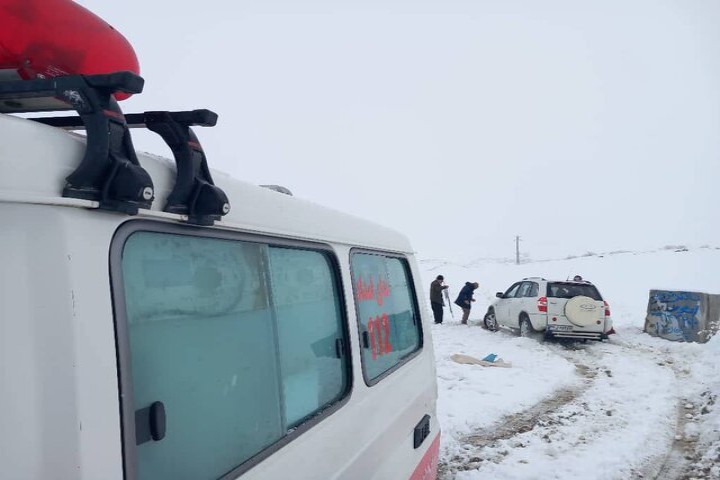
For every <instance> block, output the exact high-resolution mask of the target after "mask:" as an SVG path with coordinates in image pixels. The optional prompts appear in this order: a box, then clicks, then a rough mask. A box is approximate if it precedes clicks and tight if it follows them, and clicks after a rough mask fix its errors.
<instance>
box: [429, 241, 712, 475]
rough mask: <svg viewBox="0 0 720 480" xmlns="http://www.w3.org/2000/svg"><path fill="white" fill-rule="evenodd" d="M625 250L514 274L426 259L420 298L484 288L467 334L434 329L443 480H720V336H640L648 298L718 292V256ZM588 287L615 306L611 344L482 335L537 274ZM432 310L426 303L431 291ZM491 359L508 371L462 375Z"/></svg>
mask: <svg viewBox="0 0 720 480" xmlns="http://www.w3.org/2000/svg"><path fill="white" fill-rule="evenodd" d="M679 250H681V251H675V249H661V250H658V251H653V252H617V253H612V254H604V255H593V256H586V257H580V258H571V259H564V260H553V261H543V262H534V263H526V264H521V265H514V264H508V263H502V262H494V261H489V260H483V261H477V262H471V263H469V264H468V265H465V266H463V265H457V264H450V263H448V262H443V261H439V260H427V261H421V263H420V265H421V270H422V273H423V275H424V279H423V280H424V284H425V285H426V288H427V287H428V286H429V284H430V282H431V281H432V280H433V279H434V277H435V276H436V275H438V274H442V275H444V276H445V281H446V283H448V284H449V285H451V287H450V293H451V296H452V297H453V299H454V296H455V295H457V292H458V291H459V288H460V287H461V286H462V285H463V284H464V283H465V282H466V281H477V282H479V283H480V289H479V290H478V291H477V293H476V295H475V296H476V298H477V302H476V303H475V304H474V305H473V312H472V315H471V317H470V319H471V322H470V323H471V325H470V326H463V325H459V322H458V318H459V312H458V311H457V309H456V310H455V319H454V320H453V319H452V318H451V317H450V315H449V312H448V310H447V308H446V312H445V315H446V322H445V323H444V324H443V325H435V326H434V327H433V340H434V347H435V355H436V358H437V367H438V388H439V398H438V417H439V420H440V424H441V427H442V430H443V434H442V452H441V453H442V457H441V477H440V478H441V479H454V478H457V479H483V480H484V479H487V478H494V479H535V478H537V479H540V478H543V479H544V478H555V479H577V478H583V479H629V478H657V479H664V480H670V479H689V478H720V460H719V456H720V408H716V407H715V402H716V400H717V396H718V394H719V393H720V368H718V364H719V363H720V360H718V359H719V358H720V335H718V336H716V337H715V338H713V339H712V340H711V341H710V342H708V343H707V344H704V345H700V344H687V343H674V342H668V341H666V340H662V339H658V338H655V337H651V336H649V335H647V334H645V333H643V332H642V328H643V324H644V319H645V312H646V308H647V302H648V294H649V290H650V289H654V288H663V289H674V290H690V291H702V292H707V293H720V274H719V273H720V249H715V248H700V249H694V250H690V251H682V249H679ZM576 274H579V275H582V276H583V277H584V278H585V279H587V280H590V281H592V282H593V283H594V284H595V285H597V286H598V288H599V289H600V291H601V292H602V294H603V296H604V297H605V298H606V299H607V300H608V302H609V303H610V306H611V309H612V316H613V320H614V324H615V329H616V331H617V332H618V333H617V335H614V336H612V337H611V339H610V340H609V341H607V342H603V343H590V344H575V345H563V344H557V343H552V342H548V343H538V342H535V341H532V340H530V339H526V338H519V337H517V336H514V335H513V334H512V333H508V332H498V333H492V332H488V331H487V330H484V329H482V328H480V327H479V323H480V321H481V319H482V317H483V315H484V314H485V312H486V310H487V306H488V305H489V304H490V303H491V302H492V301H493V300H494V298H495V292H498V291H504V290H505V289H507V288H508V287H509V286H510V285H511V284H512V283H514V282H516V281H518V280H520V279H522V278H524V277H529V276H541V277H545V278H548V279H566V278H567V277H572V276H573V275H576ZM424 293H425V295H424V296H425V297H426V298H427V296H428V295H427V291H426V292H424ZM455 353H461V354H467V355H471V356H474V357H477V358H482V357H484V356H485V355H487V354H489V353H495V354H497V355H499V356H500V357H502V358H503V359H505V360H506V361H509V362H512V365H513V366H512V368H507V369H506V368H488V367H482V366H476V365H463V364H458V363H455V362H454V361H452V360H451V359H450V356H451V355H453V354H455Z"/></svg>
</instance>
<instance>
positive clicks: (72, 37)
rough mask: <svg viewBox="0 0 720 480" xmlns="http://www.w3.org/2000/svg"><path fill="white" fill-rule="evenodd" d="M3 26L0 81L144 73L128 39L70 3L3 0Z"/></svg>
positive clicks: (0, 4) (68, 0)
mask: <svg viewBox="0 0 720 480" xmlns="http://www.w3.org/2000/svg"><path fill="white" fill-rule="evenodd" d="M0 25H1V27H0V80H17V79H24V80H31V79H36V78H53V77H59V76H64V75H74V74H82V75H90V74H99V73H112V72H118V71H130V72H133V73H135V74H136V75H137V74H139V73H140V67H139V65H138V60H137V56H136V55H135V51H134V50H133V48H132V46H131V45H130V43H129V42H128V41H127V39H125V37H123V36H122V35H121V34H120V33H119V32H118V31H117V30H115V29H114V28H113V27H111V26H110V25H109V24H108V23H107V22H105V21H104V20H103V19H101V18H100V17H98V16H97V15H95V14H93V13H92V12H90V11H89V10H87V9H85V8H83V7H81V6H80V5H78V4H77V3H75V2H73V1H71V0H0ZM129 96H130V94H128V93H124V92H117V93H116V94H115V97H116V98H117V99H118V100H122V99H125V98H127V97H129Z"/></svg>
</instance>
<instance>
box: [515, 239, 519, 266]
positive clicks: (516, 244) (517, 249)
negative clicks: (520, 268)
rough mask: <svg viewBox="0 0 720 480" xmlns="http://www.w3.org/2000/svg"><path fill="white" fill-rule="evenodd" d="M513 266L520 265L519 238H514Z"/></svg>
mask: <svg viewBox="0 0 720 480" xmlns="http://www.w3.org/2000/svg"><path fill="white" fill-rule="evenodd" d="M515 264H516V265H520V236H519V235H516V236H515Z"/></svg>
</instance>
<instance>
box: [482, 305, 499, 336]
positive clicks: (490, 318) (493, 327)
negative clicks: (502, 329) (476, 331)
mask: <svg viewBox="0 0 720 480" xmlns="http://www.w3.org/2000/svg"><path fill="white" fill-rule="evenodd" d="M483 322H484V323H485V328H487V329H488V330H490V331H491V332H496V331H497V329H498V323H497V318H496V317H495V312H494V311H493V310H490V311H489V312H487V313H486V314H485V318H484V319H483Z"/></svg>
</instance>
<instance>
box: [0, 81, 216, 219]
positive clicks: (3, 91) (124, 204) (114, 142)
mask: <svg viewBox="0 0 720 480" xmlns="http://www.w3.org/2000/svg"><path fill="white" fill-rule="evenodd" d="M143 85H144V80H143V79H142V77H140V76H138V75H135V74H134V73H132V72H115V73H111V74H102V75H68V76H63V77H57V78H52V79H38V80H17V81H10V82H0V112H1V113H28V112H41V111H64V110H75V111H76V112H77V113H78V114H79V116H66V117H43V118H31V119H30V120H34V121H36V122H39V123H43V124H45V125H50V126H54V127H58V128H63V129H67V130H80V129H84V130H86V132H87V146H86V149H85V156H84V158H83V160H82V162H81V163H80V165H79V166H78V167H77V168H76V169H75V171H74V172H73V173H71V174H70V175H68V177H66V181H67V184H66V185H65V188H64V189H63V196H64V197H72V198H82V199H85V200H95V201H98V203H99V205H100V208H103V209H108V210H116V211H121V212H125V213H128V214H131V215H134V214H136V213H137V212H138V209H139V208H147V209H149V208H151V206H152V201H153V199H154V189H153V184H152V179H151V178H150V175H149V174H148V173H147V172H146V171H145V170H144V169H143V168H142V167H141V166H140V162H139V161H138V159H137V155H136V153H135V149H134V147H133V144H132V139H131V136H130V131H129V129H130V128H142V127H145V128H147V129H148V130H151V131H153V132H155V133H157V134H159V135H160V136H161V137H162V138H163V140H165V143H167V145H168V146H169V147H170V149H171V150H172V152H173V156H174V157H175V162H176V164H177V175H176V178H175V185H174V187H173V190H172V192H171V193H170V195H169V196H168V198H167V203H166V205H165V207H164V209H163V210H164V211H166V212H169V213H177V214H182V215H187V217H188V222H189V223H195V224H200V225H212V224H213V222H214V221H215V220H219V219H220V217H221V216H222V215H225V214H227V213H228V212H229V211H230V203H229V201H228V198H227V195H225V192H223V191H222V190H221V189H220V188H218V187H217V186H215V184H214V182H213V180H212V176H211V175H210V169H209V168H208V164H207V159H206V157H205V153H204V152H203V149H202V146H201V145H200V142H199V141H198V139H197V137H196V136H195V133H194V132H193V131H192V129H191V128H190V127H191V126H214V125H215V124H216V123H217V114H216V113H214V112H211V111H210V110H192V111H185V112H166V111H158V112H144V113H137V114H129V115H124V114H123V113H122V111H121V110H120V107H119V105H118V104H117V101H116V100H115V98H114V97H113V93H114V92H116V91H123V92H127V93H140V92H142V89H143Z"/></svg>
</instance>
